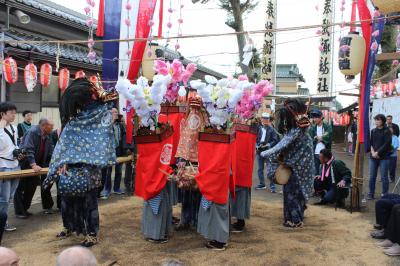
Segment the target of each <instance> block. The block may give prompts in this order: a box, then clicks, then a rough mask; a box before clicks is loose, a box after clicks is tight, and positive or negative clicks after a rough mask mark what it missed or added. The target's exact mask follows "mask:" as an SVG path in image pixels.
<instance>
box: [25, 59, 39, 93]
mask: <svg viewBox="0 0 400 266" xmlns="http://www.w3.org/2000/svg"><path fill="white" fill-rule="evenodd" d="M24 82H25V86H26V89H27V90H28V92H32V91H33V88H34V87H35V86H36V84H37V68H36V66H35V65H34V64H33V63H29V64H27V65H26V66H25V70H24Z"/></svg>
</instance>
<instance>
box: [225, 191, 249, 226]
mask: <svg viewBox="0 0 400 266" xmlns="http://www.w3.org/2000/svg"><path fill="white" fill-rule="evenodd" d="M235 192H236V198H232V196H231V197H230V201H231V215H232V217H236V218H237V219H240V220H245V219H250V205H251V188H248V187H239V186H236V189H235Z"/></svg>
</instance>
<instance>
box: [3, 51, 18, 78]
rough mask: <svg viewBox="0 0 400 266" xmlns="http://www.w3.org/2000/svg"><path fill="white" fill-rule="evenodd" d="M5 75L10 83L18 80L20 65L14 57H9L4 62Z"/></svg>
mask: <svg viewBox="0 0 400 266" xmlns="http://www.w3.org/2000/svg"><path fill="white" fill-rule="evenodd" d="M3 75H4V79H5V80H6V81H7V82H8V83H10V84H14V83H15V82H17V80H18V66H17V62H16V61H15V60H14V58H12V57H7V58H6V59H4V64H3Z"/></svg>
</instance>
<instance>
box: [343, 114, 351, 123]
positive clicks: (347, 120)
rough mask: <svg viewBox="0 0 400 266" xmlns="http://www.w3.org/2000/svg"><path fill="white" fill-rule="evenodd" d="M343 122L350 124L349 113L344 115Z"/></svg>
mask: <svg viewBox="0 0 400 266" xmlns="http://www.w3.org/2000/svg"><path fill="white" fill-rule="evenodd" d="M344 122H345V125H350V115H349V114H345V115H344Z"/></svg>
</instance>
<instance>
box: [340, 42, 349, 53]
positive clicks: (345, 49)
mask: <svg viewBox="0 0 400 266" xmlns="http://www.w3.org/2000/svg"><path fill="white" fill-rule="evenodd" d="M348 50H350V46H349V45H347V44H345V45H342V46H340V51H343V52H347V51H348Z"/></svg>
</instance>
